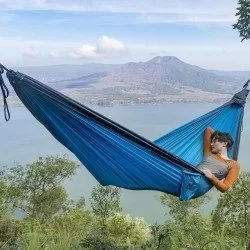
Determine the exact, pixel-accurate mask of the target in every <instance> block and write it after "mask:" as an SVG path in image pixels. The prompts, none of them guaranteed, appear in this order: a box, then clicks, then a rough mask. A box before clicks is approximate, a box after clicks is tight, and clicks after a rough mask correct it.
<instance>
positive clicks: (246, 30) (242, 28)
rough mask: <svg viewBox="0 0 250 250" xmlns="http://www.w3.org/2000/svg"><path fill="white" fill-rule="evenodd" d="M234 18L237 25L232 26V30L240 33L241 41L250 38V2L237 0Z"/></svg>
mask: <svg viewBox="0 0 250 250" xmlns="http://www.w3.org/2000/svg"><path fill="white" fill-rule="evenodd" d="M238 5H239V7H238V8H237V13H236V16H238V20H237V23H236V24H234V25H233V29H237V30H238V31H239V33H240V35H239V36H240V37H241V38H242V40H241V41H243V40H245V39H249V38H250V1H249V0H239V2H238Z"/></svg>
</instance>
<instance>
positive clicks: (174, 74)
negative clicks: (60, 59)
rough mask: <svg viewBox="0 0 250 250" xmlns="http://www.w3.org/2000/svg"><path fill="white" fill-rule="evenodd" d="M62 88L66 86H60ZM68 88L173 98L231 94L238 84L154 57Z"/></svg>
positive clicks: (169, 58) (71, 82) (85, 78)
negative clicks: (184, 92)
mask: <svg viewBox="0 0 250 250" xmlns="http://www.w3.org/2000/svg"><path fill="white" fill-rule="evenodd" d="M64 83H65V84H66V82H64ZM67 87H68V88H86V87H88V88H89V87H92V88H95V89H105V88H133V89H135V88H136V89H138V88H142V89H143V90H146V89H147V90H148V91H151V92H152V91H153V92H155V91H157V90H159V91H163V92H168V94H177V93H180V92H181V89H183V88H184V89H185V88H192V89H198V90H202V91H206V92H216V93H230V94H231V93H234V92H235V90H236V89H237V88H238V82H237V80H236V79H234V78H233V77H231V76H226V75H219V74H216V73H214V72H212V71H209V70H206V69H203V68H200V67H197V66H194V65H190V64H188V63H185V62H183V61H181V60H180V59H178V58H176V57H173V56H164V57H160V56H157V57H155V58H153V59H151V60H149V61H146V62H139V63H135V62H130V63H126V64H124V65H121V66H120V67H118V68H115V69H113V70H111V71H108V72H102V73H95V74H91V75H89V76H83V77H79V78H77V79H73V80H69V81H68V86H67Z"/></svg>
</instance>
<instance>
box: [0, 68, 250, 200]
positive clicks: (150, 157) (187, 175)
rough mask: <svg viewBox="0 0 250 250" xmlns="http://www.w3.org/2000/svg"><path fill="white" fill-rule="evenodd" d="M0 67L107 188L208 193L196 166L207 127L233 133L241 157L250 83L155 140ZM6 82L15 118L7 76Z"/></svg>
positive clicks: (31, 107)
mask: <svg viewBox="0 0 250 250" xmlns="http://www.w3.org/2000/svg"><path fill="white" fill-rule="evenodd" d="M0 66H1V65H0ZM0 68H2V70H1V72H2V73H3V69H5V70H6V71H7V73H6V75H7V78H8V79H9V82H10V83H11V85H12V86H13V88H14V90H15V92H16V94H17V95H18V97H19V98H20V99H21V101H22V102H23V103H24V105H25V106H26V107H27V108H28V110H29V111H30V112H31V113H32V114H33V116H35V118H36V119H37V120H39V121H40V122H41V123H42V124H43V125H44V126H45V127H46V128H47V129H48V130H49V132H50V133H51V134H52V135H53V136H54V137H55V138H56V139H57V140H58V141H59V142H61V143H62V144H63V145H64V146H65V147H67V148H68V149H69V150H70V151H71V152H73V153H74V154H75V155H76V156H77V157H78V159H79V160H80V161H81V162H82V163H83V165H84V166H85V167H86V168H87V169H88V170H89V172H90V173H91V174H92V175H93V176H94V177H95V178H96V179H97V181H98V182H99V183H100V184H102V185H114V186H118V187H122V188H126V189H132V190H159V191H162V192H166V193H169V194H172V195H175V196H178V197H180V199H181V200H189V199H192V198H196V197H199V196H201V195H203V194H204V193H206V192H207V191H208V190H209V189H211V187H212V185H211V183H210V181H209V180H208V179H207V178H206V177H205V176H204V174H203V173H202V172H200V170H198V169H197V168H196V166H197V165H198V164H199V163H200V162H201V160H202V154H203V133H204V130H205V128H206V127H207V126H212V127H213V128H214V129H215V130H221V131H224V132H228V133H230V134H231V135H232V137H233V138H234V140H235V144H234V146H233V147H232V148H231V150H230V151H229V156H230V157H232V158H233V159H235V160H236V159H237V155H238V149H239V143H240V135H241V128H242V120H243V112H244V104H245V100H246V97H247V95H248V92H249V90H247V85H248V84H245V86H244V88H243V90H242V91H240V92H239V93H237V94H235V95H234V97H233V98H232V100H231V101H229V102H227V103H225V104H224V105H223V106H221V107H219V108H217V109H215V110H213V111H211V112H209V113H208V114H205V115H203V116H201V117H199V118H197V119H195V120H193V121H191V122H189V123H187V124H185V125H183V126H181V127H179V128H177V129H176V130H174V131H172V132H170V133H168V134H166V135H164V136H162V137H161V138H159V139H158V140H156V141H155V142H151V141H149V140H147V139H145V138H143V137H141V136H139V135H137V134H135V133H134V132H132V131H130V130H128V129H126V128H125V127H123V126H121V125H119V124H117V123H115V122H113V121H112V120H110V119H108V118H106V117H104V116H102V115H100V114H98V113H97V112H95V111H93V110H91V109H89V108H88V107H86V106H83V105H81V104H80V103H78V102H76V101H74V100H72V99H70V98H68V97H67V96H64V95H63V94H61V93H59V92H57V91H55V90H53V89H52V88H50V87H48V86H46V85H44V84H42V83H40V82H38V81H37V80H35V79H32V78H31V77H29V76H26V75H24V74H21V73H19V72H14V71H12V70H7V69H6V68H4V67H3V66H2V67H0ZM0 83H1V89H2V92H3V100H4V105H5V106H4V108H5V117H7V118H9V112H8V106H7V102H6V98H7V96H8V95H7V90H6V89H7V88H6V86H5V85H4V83H3V79H2V77H1V79H0ZM7 118H6V119H7Z"/></svg>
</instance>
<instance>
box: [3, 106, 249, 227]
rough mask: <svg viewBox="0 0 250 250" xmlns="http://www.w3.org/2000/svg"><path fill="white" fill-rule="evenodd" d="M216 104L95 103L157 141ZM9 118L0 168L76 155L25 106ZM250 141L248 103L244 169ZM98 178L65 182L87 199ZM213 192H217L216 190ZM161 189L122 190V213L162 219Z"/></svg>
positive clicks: (73, 194) (83, 177)
mask: <svg viewBox="0 0 250 250" xmlns="http://www.w3.org/2000/svg"><path fill="white" fill-rule="evenodd" d="M217 106H218V104H176V103H173V104H157V105H138V106H119V107H112V108H104V107H94V109H95V110H96V111H98V112H100V113H102V114H104V115H105V116H107V117H109V118H110V119H112V120H114V121H116V122H118V123H120V124H122V125H123V126H125V127H127V128H129V129H131V130H133V131H135V132H136V133H138V134H140V135H142V136H144V137H145V138H147V139H150V140H155V139H157V138H158V137H160V136H162V135H164V134H165V133H167V132H169V131H171V130H173V129H175V128H177V127H178V126H180V125H182V124H183V123H186V122H188V121H190V120H192V119H194V118H196V117H198V116H200V115H202V114H204V113H206V112H208V111H210V110H212V109H214V108H216V107H217ZM10 111H11V119H10V121H9V122H5V121H4V117H3V112H1V111H0V114H1V113H2V117H1V120H0V135H1V144H0V166H3V165H9V166H11V165H13V164H14V163H15V162H17V163H21V164H26V163H30V162H32V161H34V160H36V159H37V158H38V157H39V156H46V155H63V154H67V155H68V156H69V158H70V159H72V160H75V161H77V162H78V160H77V158H76V157H75V156H74V155H73V154H72V153H71V152H70V151H68V149H66V148H65V147H64V146H62V145H61V144H60V143H59V142H57V141H56V140H55V139H54V137H53V136H51V134H50V133H49V132H48V131H47V130H46V129H45V128H44V127H43V125H41V124H40V123H39V122H38V121H37V120H35V119H34V117H33V116H32V115H31V114H30V113H29V112H28V111H27V110H26V109H25V108H23V107H19V108H11V109H10ZM249 145H250V107H249V104H248V105H247V106H246V111H245V117H244V130H243V134H242V138H241V146H240V154H239V161H240V162H241V167H242V169H248V170H250V167H249V164H248V161H247V153H248V154H249ZM96 184H97V181H96V180H95V179H94V178H93V177H92V175H91V174H90V173H89V172H88V171H87V170H86V169H85V168H84V167H81V168H80V169H79V171H78V173H77V175H76V176H74V177H73V178H72V180H71V181H67V182H66V183H65V186H66V188H67V190H68V192H69V193H70V196H71V197H72V198H73V199H77V198H79V197H81V196H84V197H85V198H86V199H88V198H89V196H90V193H91V190H92V188H93V186H94V185H96ZM211 193H212V195H213V196H218V194H219V193H218V191H215V190H213V191H212V192H211ZM160 194H161V193H160V192H155V191H130V190H124V189H123V190H122V197H121V202H122V206H123V208H124V212H127V213H130V214H131V215H132V216H134V217H144V218H145V220H146V221H147V222H149V223H154V222H156V221H158V222H159V223H160V222H163V221H164V220H165V219H166V216H164V214H165V213H166V211H167V210H166V209H165V208H164V207H163V206H162V205H161V204H160V201H159V196H160ZM214 204H215V202H211V203H210V204H208V205H207V206H206V207H205V209H204V211H205V213H208V212H209V211H210V210H211V209H212V208H213V206H214Z"/></svg>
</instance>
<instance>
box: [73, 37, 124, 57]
mask: <svg viewBox="0 0 250 250" xmlns="http://www.w3.org/2000/svg"><path fill="white" fill-rule="evenodd" d="M125 50H126V47H125V45H124V44H123V42H121V41H119V40H117V39H115V38H110V37H107V36H101V37H100V38H99V39H98V40H97V42H96V46H92V45H87V44H83V45H82V46H81V47H80V48H79V49H77V50H76V51H74V52H70V53H69V56H70V58H73V59H95V58H101V57H109V56H112V55H116V54H120V53H121V52H123V51H125Z"/></svg>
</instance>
